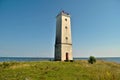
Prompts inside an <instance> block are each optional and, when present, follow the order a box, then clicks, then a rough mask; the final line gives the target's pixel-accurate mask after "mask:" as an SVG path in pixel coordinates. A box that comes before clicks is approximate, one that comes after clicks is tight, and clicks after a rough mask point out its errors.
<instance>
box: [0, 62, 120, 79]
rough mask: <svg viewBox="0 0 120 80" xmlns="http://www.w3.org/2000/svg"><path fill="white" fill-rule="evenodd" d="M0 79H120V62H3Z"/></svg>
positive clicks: (0, 68)
mask: <svg viewBox="0 0 120 80" xmlns="http://www.w3.org/2000/svg"><path fill="white" fill-rule="evenodd" d="M0 80H120V64H118V63H114V62H105V61H97V62H96V63H95V64H89V63H88V62H87V61H85V60H80V61H75V62H54V61H51V62H50V61H41V62H2V63H0Z"/></svg>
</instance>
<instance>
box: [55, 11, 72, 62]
mask: <svg viewBox="0 0 120 80" xmlns="http://www.w3.org/2000/svg"><path fill="white" fill-rule="evenodd" d="M55 60H56V61H69V60H73V56H72V36H71V20H70V14H69V13H66V12H64V11H62V12H60V13H59V14H58V15H57V16H56V40H55Z"/></svg>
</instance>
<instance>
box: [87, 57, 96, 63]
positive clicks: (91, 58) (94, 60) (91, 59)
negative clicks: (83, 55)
mask: <svg viewBox="0 0 120 80" xmlns="http://www.w3.org/2000/svg"><path fill="white" fill-rule="evenodd" d="M88 62H89V63H91V64H93V63H95V62H96V58H95V57H94V56H90V57H89V59H88Z"/></svg>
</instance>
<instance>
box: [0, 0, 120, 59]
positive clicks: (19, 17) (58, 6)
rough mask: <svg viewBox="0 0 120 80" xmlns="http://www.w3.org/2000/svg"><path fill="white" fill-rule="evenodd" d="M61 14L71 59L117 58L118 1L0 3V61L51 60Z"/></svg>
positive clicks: (12, 0)
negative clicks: (65, 17)
mask: <svg viewBox="0 0 120 80" xmlns="http://www.w3.org/2000/svg"><path fill="white" fill-rule="evenodd" d="M61 10H65V11H66V12H69V13H70V14H71V23H72V39H73V40H72V41H73V56H74V57H89V56H90V55H93V56H96V57H120V0H0V57H14V56H17V57H53V56H54V42H55V29H56V15H57V14H58V13H59V12H60V11H61Z"/></svg>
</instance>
